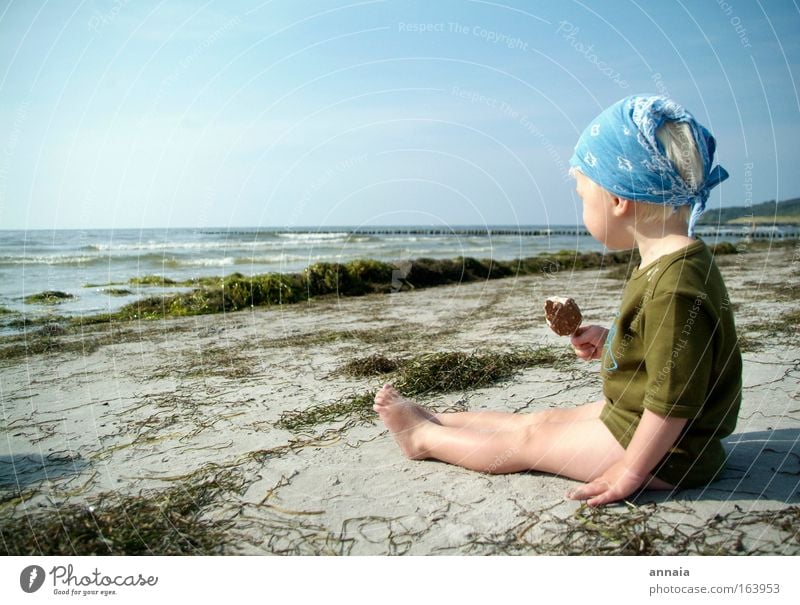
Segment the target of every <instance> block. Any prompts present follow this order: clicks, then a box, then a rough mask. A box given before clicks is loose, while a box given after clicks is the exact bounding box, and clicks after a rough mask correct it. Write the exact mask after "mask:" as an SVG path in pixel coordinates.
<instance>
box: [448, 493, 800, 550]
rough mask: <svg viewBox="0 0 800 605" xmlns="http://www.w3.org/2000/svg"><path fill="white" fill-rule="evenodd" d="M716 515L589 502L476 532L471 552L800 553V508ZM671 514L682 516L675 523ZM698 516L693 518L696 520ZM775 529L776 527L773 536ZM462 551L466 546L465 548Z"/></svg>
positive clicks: (528, 513)
mask: <svg viewBox="0 0 800 605" xmlns="http://www.w3.org/2000/svg"><path fill="white" fill-rule="evenodd" d="M736 508H737V510H733V511H730V512H728V513H726V514H716V515H714V516H713V517H711V518H708V519H703V518H701V517H699V516H697V515H690V514H687V513H688V512H690V511H686V510H682V511H676V510H674V509H673V508H672V507H669V506H663V505H657V504H643V505H637V504H634V503H632V502H625V504H624V510H622V509H621V508H620V507H619V506H612V507H601V508H592V507H589V506H587V505H585V504H583V505H581V506H580V507H579V508H578V510H576V511H575V513H574V514H573V515H571V516H568V517H566V518H560V517H556V516H554V515H549V514H546V513H547V511H540V512H532V511H524V510H523V512H522V517H523V520H522V521H521V522H520V523H519V524H517V525H516V526H514V527H512V528H510V529H509V530H508V531H506V532H502V533H498V534H494V535H488V536H487V535H482V536H473V537H472V539H471V540H470V541H469V542H468V543H467V544H466V545H465V546H466V550H467V552H480V553H483V554H540V555H660V556H674V555H709V556H719V555H752V554H782V555H788V554H798V553H800V530H798V527H800V507H798V506H790V507H786V508H783V509H778V510H766V511H744V510H742V509H740V508H738V507H736ZM671 513H678V514H679V517H680V518H681V519H682V520H681V521H680V522H677V523H676V522H675V521H674V519H672V518H671ZM693 517H694V518H693ZM770 530H772V532H771V535H769V537H767V535H768V534H770ZM460 550H461V551H462V552H463V548H461V549H460Z"/></svg>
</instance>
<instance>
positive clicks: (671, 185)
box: [569, 95, 728, 235]
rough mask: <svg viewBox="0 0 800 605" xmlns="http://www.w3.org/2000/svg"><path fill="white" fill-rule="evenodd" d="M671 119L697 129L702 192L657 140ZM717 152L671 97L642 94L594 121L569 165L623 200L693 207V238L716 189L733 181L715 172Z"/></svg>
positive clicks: (720, 170) (709, 138)
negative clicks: (669, 157)
mask: <svg viewBox="0 0 800 605" xmlns="http://www.w3.org/2000/svg"><path fill="white" fill-rule="evenodd" d="M667 120H674V121H678V122H685V123H687V124H688V125H689V128H690V129H691V132H692V136H693V137H694V140H695V144H696V145H697V150H698V152H699V153H700V158H701V159H702V161H703V175H702V176H703V179H702V182H701V184H700V185H699V187H692V186H691V185H689V184H688V183H687V182H686V181H684V180H683V178H682V177H681V175H680V173H679V172H678V170H677V169H676V168H675V166H674V165H673V164H672V162H670V161H669V159H668V158H667V156H666V155H665V153H664V148H663V146H662V145H661V142H660V141H659V140H658V139H657V138H656V130H658V128H659V127H660V126H661V125H662V124H663V123H664V122H665V121H667ZM715 148H716V141H715V140H714V137H713V136H712V135H711V133H710V132H708V131H707V130H706V129H705V128H704V127H703V126H702V125H701V124H700V123H698V122H697V120H695V119H694V117H693V116H692V114H690V113H689V112H688V111H686V110H685V109H684V108H683V107H681V106H680V105H678V104H677V103H675V102H674V101H672V100H670V99H668V98H666V97H659V96H641V95H636V96H632V97H627V98H625V99H622V100H621V101H618V102H617V103H614V104H613V105H612V106H611V107H609V108H608V109H606V110H605V111H604V112H603V113H601V114H600V115H599V116H597V118H595V119H594V120H593V121H592V123H591V124H590V125H589V127H588V128H587V129H586V130H584V131H583V134H581V137H580V139H578V144H577V145H576V146H575V153H574V154H573V156H572V158H571V159H570V162H569V163H570V165H571V166H573V167H575V168H578V169H580V171H581V172H582V173H583V174H584V175H586V176H587V177H589V178H590V179H591V180H593V181H594V182H595V183H597V184H598V185H600V186H601V187H603V188H604V189H606V190H607V191H610V192H611V193H613V194H614V195H616V196H618V197H621V198H624V199H627V200H632V201H635V202H650V203H655V204H666V205H668V206H683V205H686V204H691V205H692V214H691V218H690V219H689V235H692V234H693V233H694V227H695V224H696V223H697V219H698V218H700V215H701V214H702V213H703V211H705V209H706V201H707V200H708V195H709V193H710V191H711V189H712V188H713V187H716V186H717V185H718V184H719V183H721V182H722V181H724V180H725V179H727V178H728V173H727V172H726V171H725V169H724V168H722V167H721V166H715V167H714V168H712V167H711V164H712V163H713V162H714V150H715Z"/></svg>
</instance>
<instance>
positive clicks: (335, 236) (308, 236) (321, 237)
mask: <svg viewBox="0 0 800 605" xmlns="http://www.w3.org/2000/svg"><path fill="white" fill-rule="evenodd" d="M277 235H278V237H281V238H283V239H288V240H295V241H300V242H304V243H313V242H315V241H320V242H327V241H330V240H341V239H347V238H348V237H349V236H350V234H349V233H347V232H329V233H328V232H320V233H278V234H277Z"/></svg>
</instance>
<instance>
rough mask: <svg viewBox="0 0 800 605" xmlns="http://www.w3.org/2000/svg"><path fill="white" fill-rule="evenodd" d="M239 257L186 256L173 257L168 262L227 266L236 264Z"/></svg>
mask: <svg viewBox="0 0 800 605" xmlns="http://www.w3.org/2000/svg"><path fill="white" fill-rule="evenodd" d="M236 261H237V259H236V258H235V257H233V256H226V257H225V258H185V259H172V260H170V262H169V263H168V264H170V265H172V266H175V267H227V266H230V265H233V264H236Z"/></svg>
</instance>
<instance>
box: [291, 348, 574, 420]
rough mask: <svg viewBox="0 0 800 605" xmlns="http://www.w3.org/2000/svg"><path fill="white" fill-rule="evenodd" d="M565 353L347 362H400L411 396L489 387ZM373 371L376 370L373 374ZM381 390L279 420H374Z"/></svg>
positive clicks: (369, 366) (398, 382)
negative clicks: (377, 394)
mask: <svg viewBox="0 0 800 605" xmlns="http://www.w3.org/2000/svg"><path fill="white" fill-rule="evenodd" d="M559 358H560V356H559V355H558V354H557V353H556V352H555V351H554V350H553V349H551V348H550V347H540V348H536V349H522V350H518V351H511V352H488V353H464V352H461V351H450V352H439V353H425V354H423V355H418V356H415V357H412V358H410V359H399V360H392V359H386V360H385V362H382V363H381V364H375V361H374V359H373V357H372V356H370V357H367V358H361V359H357V360H354V361H352V362H350V363H349V364H346V366H344V367H343V368H342V370H344V368H347V371H349V372H350V373H351V375H352V373H353V372H361V375H362V376H364V375H383V374H384V372H382V371H379V370H382V369H384V368H385V367H386V365H385V363H389V364H395V365H396V366H397V370H396V372H397V373H396V375H395V376H394V380H393V383H394V385H395V386H396V387H397V388H398V389H399V390H400V391H401V392H402V393H403V394H404V395H408V396H409V397H416V396H420V395H428V394H434V393H449V392H453V391H465V390H470V389H478V388H481V387H485V386H489V385H491V384H494V383H496V382H498V381H500V380H504V379H506V378H510V377H511V376H513V375H514V374H515V373H516V372H517V371H518V370H520V369H523V368H528V367H533V366H547V365H549V366H552V365H554V364H556V363H557V362H558V361H559ZM370 371H372V374H370ZM374 399H375V392H374V391H371V392H367V393H359V394H356V395H352V396H351V397H348V398H344V399H339V400H337V401H334V402H331V403H320V404H315V405H312V406H310V407H308V408H305V409H302V410H290V411H287V412H284V413H283V414H281V417H280V419H279V420H278V422H277V423H276V425H277V426H278V427H280V428H284V429H288V430H292V431H297V430H305V429H308V428H310V427H313V426H316V425H318V424H322V423H326V422H334V421H338V420H343V419H349V421H351V422H371V421H372V420H373V418H374V412H373V410H372V404H373V401H374Z"/></svg>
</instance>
